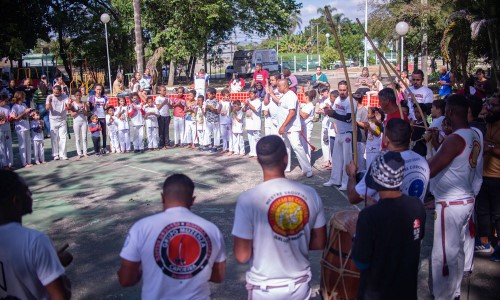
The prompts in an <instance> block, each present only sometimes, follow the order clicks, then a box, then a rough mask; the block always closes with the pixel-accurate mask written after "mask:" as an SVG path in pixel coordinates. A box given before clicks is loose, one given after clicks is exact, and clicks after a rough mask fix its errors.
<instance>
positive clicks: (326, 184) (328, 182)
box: [323, 180, 335, 186]
mask: <svg viewBox="0 0 500 300" xmlns="http://www.w3.org/2000/svg"><path fill="white" fill-rule="evenodd" d="M334 185H335V183H334V182H333V181H331V180H328V181H327V182H325V183H323V186H334Z"/></svg>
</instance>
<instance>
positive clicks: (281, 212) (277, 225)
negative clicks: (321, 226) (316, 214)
mask: <svg viewBox="0 0 500 300" xmlns="http://www.w3.org/2000/svg"><path fill="white" fill-rule="evenodd" d="M267 217H268V220H269V225H271V228H272V230H273V231H274V232H275V233H277V234H278V235H281V236H284V237H288V236H294V235H297V234H299V233H300V232H302V230H303V229H304V226H305V225H306V224H307V222H308V221H309V207H308V206H307V203H306V202H305V201H304V200H303V199H302V198H299V197H297V196H293V195H287V196H283V197H280V198H277V199H275V200H274V201H273V202H272V203H271V205H270V206H269V211H268V214H267Z"/></svg>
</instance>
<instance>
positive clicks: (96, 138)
mask: <svg viewBox="0 0 500 300" xmlns="http://www.w3.org/2000/svg"><path fill="white" fill-rule="evenodd" d="M101 130H102V129H101V124H100V123H99V117H98V116H97V115H92V117H90V123H89V131H90V135H91V137H92V143H93V144H94V153H95V155H96V156H97V157H99V156H101Z"/></svg>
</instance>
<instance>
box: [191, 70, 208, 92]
mask: <svg viewBox="0 0 500 300" xmlns="http://www.w3.org/2000/svg"><path fill="white" fill-rule="evenodd" d="M208 82H209V77H208V74H199V73H196V75H194V89H195V90H196V98H198V96H199V95H202V96H203V97H205V93H206V89H207V83H208Z"/></svg>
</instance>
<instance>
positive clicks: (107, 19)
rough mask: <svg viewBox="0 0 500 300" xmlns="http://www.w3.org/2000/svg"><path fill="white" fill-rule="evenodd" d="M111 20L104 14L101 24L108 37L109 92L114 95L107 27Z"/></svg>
mask: <svg viewBox="0 0 500 300" xmlns="http://www.w3.org/2000/svg"><path fill="white" fill-rule="evenodd" d="M110 19H111V18H110V16H109V15H108V14H107V13H103V14H102V15H101V22H103V23H104V36H105V37H106V57H107V59H108V79H109V90H110V92H111V94H113V82H111V65H110V63H109V46H108V26H107V24H108V22H109V20H110Z"/></svg>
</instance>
